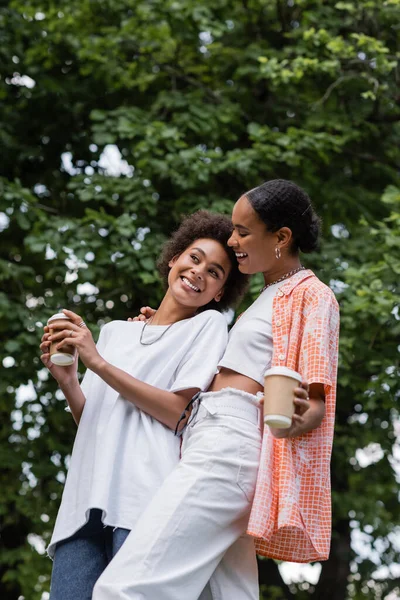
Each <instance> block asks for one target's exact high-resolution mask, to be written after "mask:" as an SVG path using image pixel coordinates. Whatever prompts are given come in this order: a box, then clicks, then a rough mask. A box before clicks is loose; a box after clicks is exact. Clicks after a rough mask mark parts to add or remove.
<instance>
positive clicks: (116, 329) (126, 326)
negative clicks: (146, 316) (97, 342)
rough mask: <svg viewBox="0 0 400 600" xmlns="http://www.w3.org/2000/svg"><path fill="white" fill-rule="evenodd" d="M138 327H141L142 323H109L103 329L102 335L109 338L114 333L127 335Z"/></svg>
mask: <svg viewBox="0 0 400 600" xmlns="http://www.w3.org/2000/svg"><path fill="white" fill-rule="evenodd" d="M138 325H141V322H140V321H109V322H108V323H105V324H104V325H103V326H102V327H101V330H100V334H101V335H102V336H103V335H106V336H107V337H109V336H110V335H112V334H114V333H126V332H127V331H129V330H130V329H131V328H135V327H138Z"/></svg>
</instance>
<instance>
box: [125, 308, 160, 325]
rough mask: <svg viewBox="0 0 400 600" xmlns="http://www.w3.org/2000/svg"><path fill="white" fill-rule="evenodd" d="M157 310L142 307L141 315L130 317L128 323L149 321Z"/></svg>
mask: <svg viewBox="0 0 400 600" xmlns="http://www.w3.org/2000/svg"><path fill="white" fill-rule="evenodd" d="M155 314H156V310H155V309H154V308H151V307H150V306H142V308H141V309H140V315H138V316H137V317H129V319H128V321H148V320H149V319H151V317H154V315H155Z"/></svg>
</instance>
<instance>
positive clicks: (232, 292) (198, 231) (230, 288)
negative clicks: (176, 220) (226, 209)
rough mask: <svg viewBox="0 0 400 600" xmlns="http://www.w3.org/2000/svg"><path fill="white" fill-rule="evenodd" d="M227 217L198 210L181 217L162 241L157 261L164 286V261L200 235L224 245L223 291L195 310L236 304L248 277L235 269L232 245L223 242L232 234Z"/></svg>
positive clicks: (222, 307)
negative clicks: (228, 267) (227, 268)
mask: <svg viewBox="0 0 400 600" xmlns="http://www.w3.org/2000/svg"><path fill="white" fill-rule="evenodd" d="M232 231H233V226H232V223H231V220H230V219H229V218H228V217H225V216H224V215H219V214H215V213H212V212H209V211H207V210H198V211H197V212H195V213H193V214H192V215H189V216H187V217H185V218H184V219H183V221H182V222H181V224H180V226H179V228H178V229H177V230H176V231H175V232H174V233H173V234H172V236H171V237H170V239H169V240H168V241H167V242H166V243H165V244H164V247H163V249H162V252H161V255H160V258H159V259H158V261H157V267H158V272H159V273H160V275H161V278H162V280H163V283H164V285H165V288H167V287H168V274H169V270H170V267H169V266H168V263H169V262H170V261H171V260H172V259H173V258H174V256H177V255H179V254H182V252H184V251H185V250H186V248H188V247H189V246H190V245H191V244H192V243H193V242H195V241H196V240H199V239H201V238H205V239H210V240H215V241H216V242H219V243H220V244H221V245H222V246H224V248H225V251H226V253H227V255H228V257H229V260H230V262H231V270H230V273H229V275H228V278H227V280H226V282H225V286H224V293H223V296H222V298H221V300H220V301H219V302H215V300H212V301H211V302H209V303H208V304H206V305H205V306H202V307H200V308H199V312H201V311H203V310H208V309H214V310H218V311H223V310H225V309H226V308H229V307H233V306H236V305H237V304H238V303H239V301H240V299H241V298H242V296H243V294H244V293H245V291H246V288H247V284H248V281H249V278H248V276H247V275H244V274H243V273H241V272H240V271H239V268H238V262H237V259H236V256H235V253H234V251H233V250H232V248H229V246H228V245H227V242H228V239H229V238H230V236H231V235H232Z"/></svg>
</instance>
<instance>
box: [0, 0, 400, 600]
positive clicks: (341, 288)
mask: <svg viewBox="0 0 400 600" xmlns="http://www.w3.org/2000/svg"><path fill="white" fill-rule="evenodd" d="M399 9H400V1H399V0H385V1H383V0H360V1H358V2H338V1H334V0H321V1H317V0H288V1H285V2H284V1H283V0H276V1H275V2H265V1H263V0H241V1H238V0H232V1H231V2H227V1H226V0H213V2H211V1H210V0H199V1H197V0H146V1H144V0H137V2H135V3H133V2H129V1H128V0H113V2H111V1H110V0H97V1H96V2H94V1H93V0H80V1H79V2H78V0H69V2H66V1H65V0H58V1H57V2H55V1H53V0H41V1H39V0H26V1H24V2H22V1H21V0H11V1H10V2H9V3H8V5H7V6H5V7H4V6H3V7H0V36H1V37H0V39H1V44H0V73H1V78H0V142H1V148H2V162H1V166H0V177H1V179H0V191H1V195H0V198H1V200H0V202H1V208H0V211H1V215H0V217H1V218H0V227H1V229H2V232H1V241H2V243H1V246H0V280H1V291H0V330H1V333H2V339H3V345H2V348H1V360H2V361H3V366H4V370H3V375H2V378H1V381H0V413H1V421H2V424H3V425H2V428H1V431H0V453H1V454H0V458H1V464H2V466H3V469H2V475H1V477H2V480H1V483H2V498H1V502H0V514H1V522H2V525H1V532H2V553H1V558H0V592H1V597H2V598H4V599H5V600H8V599H10V600H11V599H12V600H15V599H16V598H19V597H20V596H23V597H24V598H26V600H37V599H39V598H41V597H42V593H43V592H44V591H46V590H48V585H49V572H50V567H51V565H50V561H49V560H46V559H45V558H44V556H43V555H41V554H40V553H39V552H37V551H36V550H35V548H38V549H39V550H40V544H42V545H43V543H42V542H41V539H42V540H44V543H47V542H48V540H49V536H50V532H51V528H52V525H53V522H54V518H55V514H56V511H57V507H58V504H59V501H60V496H61V493H62V483H63V480H64V478H65V473H66V470H67V464H68V455H69V453H70V450H71V445H72V440H73V437H74V425H73V423H72V422H71V418H70V416H69V415H68V414H66V413H65V412H64V411H63V401H62V398H61V397H60V395H59V394H58V393H57V391H56V386H55V385H54V382H53V381H51V380H50V379H48V378H47V376H46V373H45V371H44V370H43V369H41V364H40V361H39V358H38V355H39V352H38V341H39V338H40V335H41V327H42V324H43V323H44V322H45V320H46V319H47V318H48V316H49V315H51V314H52V313H53V312H55V310H56V309H57V308H59V307H61V306H68V307H70V308H72V309H75V310H76V311H77V312H80V313H81V314H82V315H84V317H85V319H86V320H87V321H88V322H89V323H91V324H92V327H93V331H94V333H97V331H98V328H99V326H101V324H102V323H104V322H106V321H107V320H109V319H112V318H126V317H127V316H128V315H130V314H132V313H136V311H137V310H138V308H139V307H140V306H141V304H142V303H143V302H146V303H147V302H148V303H152V304H156V303H157V302H158V300H159V298H160V293H161V290H160V285H159V280H158V277H157V274H156V271H155V258H156V255H157V253H158V251H159V248H160V245H161V243H162V241H163V240H164V239H165V236H166V235H168V233H169V232H170V231H171V229H173V228H174V227H175V225H176V223H177V221H178V220H179V218H180V216H181V215H182V213H188V212H191V211H193V210H195V209H196V208H198V207H208V208H211V209H213V210H217V211H222V212H226V213H229V212H230V210H231V208H232V203H233V201H234V200H235V199H236V198H237V197H238V196H239V195H240V193H242V192H243V191H244V190H246V189H249V188H251V187H254V186H255V185H257V184H258V183H260V182H261V181H263V180H266V179H270V178H275V177H284V178H290V179H293V180H295V181H296V182H298V183H299V184H300V185H302V186H304V187H305V188H306V189H307V190H308V192H309V193H310V195H311V197H312V198H313V201H314V204H315V206H316V208H317V210H318V212H319V213H320V214H321V216H322V217H323V223H324V234H325V242H324V245H323V249H322V253H321V254H319V255H315V256H310V258H309V259H308V260H307V264H308V265H309V266H311V267H313V268H315V270H316V271H317V273H318V274H319V275H320V276H321V277H322V278H323V279H324V280H325V281H327V282H330V283H331V285H332V286H333V287H334V289H335V290H336V291H337V293H338V298H339V300H340V303H341V308H342V334H341V340H342V341H341V362H340V379H339V394H338V418H337V434H336V443H335V450H334V460H333V469H332V473H333V501H334V531H333V544H332V553H331V558H330V560H329V561H327V562H326V563H324V564H323V565H322V572H321V577H320V581H319V583H318V584H317V585H316V586H310V585H309V584H307V583H298V584H292V585H290V586H286V585H285V584H284V583H283V581H282V579H281V576H280V573H279V571H278V567H277V565H276V563H275V562H273V561H261V562H260V579H261V582H262V584H263V588H264V592H265V597H266V598H267V597H268V598H291V597H296V598H299V599H301V598H305V597H307V596H309V595H310V596H312V595H314V597H317V598H318V597H320V598H327V599H328V600H329V599H332V600H333V599H334V600H336V599H338V600H343V598H354V599H356V600H359V599H361V598H363V599H364V598H370V599H372V598H382V599H383V598H385V597H388V594H389V593H390V590H391V589H395V588H396V586H397V588H398V587H399V583H398V581H397V582H396V580H395V577H394V575H390V573H389V575H387V576H386V575H384V577H383V579H382V580H380V574H379V572H378V573H376V571H377V569H376V565H375V564H374V563H373V562H372V561H371V558H363V557H362V556H361V554H359V553H358V552H357V550H356V549H355V548H353V547H351V545H350V541H351V535H353V538H354V536H355V532H356V531H357V530H360V532H361V534H362V535H364V539H366V538H365V536H368V539H369V544H370V545H371V547H372V549H375V550H376V552H377V553H378V556H379V558H378V559H377V560H379V561H381V564H382V565H389V566H390V564H391V563H392V562H395V561H398V562H399V560H398V547H396V546H395V543H394V535H395V533H396V526H397V527H398V523H399V509H398V498H397V492H398V490H397V488H398V484H397V480H396V459H395V456H396V455H395V443H396V437H395V431H394V424H395V422H396V419H397V412H396V398H397V397H398V387H396V386H398V384H397V381H398V370H399V366H398V337H399V313H398V308H396V307H398V291H399V290H398V279H399V277H398V275H399V263H398V255H399V253H398V249H399V242H398V240H399V239H400V238H399V234H400V225H399V212H400V210H399V192H398V186H399V185H400V182H399V176H398V171H397V165H398V164H399V154H400V151H399V116H400V107H399V104H400V101H399V95H398V89H397V87H396V83H397V79H398V72H397V60H398V32H399V27H398V20H399V19H398V17H399ZM396 78H397V79H396ZM110 145H113V147H116V148H118V151H119V152H120V155H121V158H122V159H123V160H124V161H126V163H123V166H124V173H125V174H123V175H121V176H117V175H116V174H113V171H112V170H111V168H110V166H108V167H105V166H104V162H103V161H104V150H105V149H106V150H107V149H108V150H109V149H110ZM396 186H397V187H396ZM396 251H397V254H396ZM88 283H89V284H91V286H88V285H87V284H88ZM84 284H86V285H84ZM258 287H259V281H257V278H256V279H255V281H254V288H253V289H252V293H254V294H255V293H256V290H257V288H258ZM248 301H249V300H248ZM21 386H23V387H22V388H21ZM24 386H25V387H24ZM374 444H375V445H374ZM360 449H366V450H365V452H364V455H363V454H360ZM368 453H369V454H370V455H371V457H372V458H371V457H370V464H369V465H368V466H363V465H364V464H365V462H364V463H363V462H362V460H361V457H363V456H364V461H365V455H368ZM352 531H353V534H352V533H351V532H352ZM361 534H359V535H361ZM371 556H372V557H373V555H371Z"/></svg>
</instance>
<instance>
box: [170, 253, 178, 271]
mask: <svg viewBox="0 0 400 600" xmlns="http://www.w3.org/2000/svg"><path fill="white" fill-rule="evenodd" d="M178 258H179V254H175V256H173V257H172V258H171V260H170V261H169V263H168V266H169V268H170V269H171V267H173V266H174V264H175V263H176V261H177V260H178Z"/></svg>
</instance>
